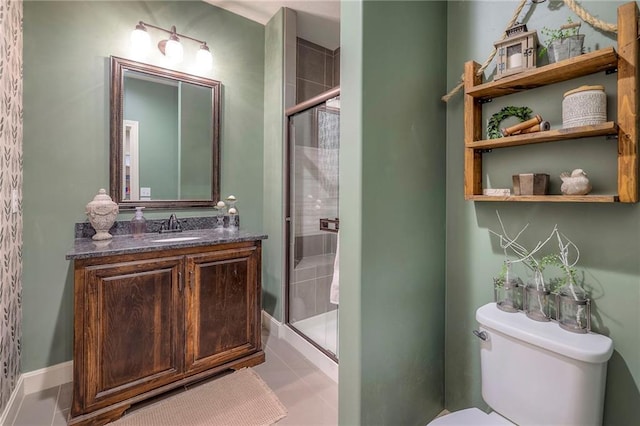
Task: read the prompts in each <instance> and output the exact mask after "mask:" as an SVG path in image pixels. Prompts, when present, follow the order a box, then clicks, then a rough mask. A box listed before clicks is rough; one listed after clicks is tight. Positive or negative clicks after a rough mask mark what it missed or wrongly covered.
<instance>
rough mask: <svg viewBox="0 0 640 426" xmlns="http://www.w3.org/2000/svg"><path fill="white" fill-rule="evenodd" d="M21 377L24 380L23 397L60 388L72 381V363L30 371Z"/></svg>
mask: <svg viewBox="0 0 640 426" xmlns="http://www.w3.org/2000/svg"><path fill="white" fill-rule="evenodd" d="M22 377H23V378H24V394H25V395H28V394H30V393H34V392H40V391H42V390H45V389H49V388H52V387H54V386H60V385H62V384H65V383H68V382H71V381H73V361H67V362H62V363H60V364H56V365H52V366H51V367H45V368H41V369H40V370H35V371H30V372H28V373H24V374H23V375H22Z"/></svg>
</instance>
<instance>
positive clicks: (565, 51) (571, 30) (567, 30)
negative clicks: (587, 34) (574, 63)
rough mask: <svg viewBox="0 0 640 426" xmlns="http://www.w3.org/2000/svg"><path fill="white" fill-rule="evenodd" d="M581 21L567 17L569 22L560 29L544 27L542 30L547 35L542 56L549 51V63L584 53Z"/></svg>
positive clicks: (541, 51)
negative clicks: (574, 20)
mask: <svg viewBox="0 0 640 426" xmlns="http://www.w3.org/2000/svg"><path fill="white" fill-rule="evenodd" d="M579 31H580V22H573V21H572V20H571V18H567V23H566V24H564V25H562V26H561V27H560V28H559V29H550V28H547V27H543V28H542V30H540V32H541V33H542V35H543V36H545V37H546V40H545V42H544V46H543V47H542V49H540V53H539V55H540V56H543V55H544V54H545V53H548V57H549V63H551V64H552V63H554V62H559V61H562V60H564V59H568V58H572V57H574V56H579V55H582V53H583V45H584V34H579Z"/></svg>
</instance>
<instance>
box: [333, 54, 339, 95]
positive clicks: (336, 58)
mask: <svg viewBox="0 0 640 426" xmlns="http://www.w3.org/2000/svg"><path fill="white" fill-rule="evenodd" d="M339 85H340V48H339V47H338V48H337V49H336V50H335V51H334V52H333V86H334V87H335V86H339Z"/></svg>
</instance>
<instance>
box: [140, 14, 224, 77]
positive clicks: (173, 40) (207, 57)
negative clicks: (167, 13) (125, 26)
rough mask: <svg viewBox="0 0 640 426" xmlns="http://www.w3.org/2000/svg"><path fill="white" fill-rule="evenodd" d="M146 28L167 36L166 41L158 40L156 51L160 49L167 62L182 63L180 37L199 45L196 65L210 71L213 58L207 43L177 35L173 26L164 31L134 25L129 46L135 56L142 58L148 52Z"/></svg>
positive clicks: (148, 39) (142, 23) (148, 44)
mask: <svg viewBox="0 0 640 426" xmlns="http://www.w3.org/2000/svg"><path fill="white" fill-rule="evenodd" d="M147 27H151V28H155V29H157V30H160V31H164V32H166V33H168V34H169V38H168V39H165V40H160V42H159V43H158V49H160V52H162V54H163V55H165V56H166V57H167V59H168V60H169V62H171V63H172V64H177V63H179V62H181V61H182V58H183V48H182V43H180V37H181V38H186V39H189V40H193V41H195V42H197V43H200V49H198V52H197V53H196V63H197V64H198V66H200V67H201V68H204V69H206V70H210V69H211V67H212V65H213V58H212V56H211V51H210V50H209V46H207V42H206V41H203V40H198V39H196V38H193V37H189V36H187V35H184V34H179V33H178V32H176V27H175V25H172V26H171V30H165V29H164V28H160V27H157V26H155V25H152V24H147V23H146V22H142V21H139V22H138V24H137V25H136V29H135V30H133V32H132V33H131V45H132V48H133V52H134V54H135V55H136V56H144V55H146V54H147V53H148V51H149V46H150V44H151V41H150V38H149V33H148V32H147ZM178 36H180V37H178Z"/></svg>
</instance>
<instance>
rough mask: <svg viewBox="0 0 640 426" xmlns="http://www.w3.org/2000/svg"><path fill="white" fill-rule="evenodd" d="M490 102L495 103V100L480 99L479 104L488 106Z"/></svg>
mask: <svg viewBox="0 0 640 426" xmlns="http://www.w3.org/2000/svg"><path fill="white" fill-rule="evenodd" d="M489 102H493V98H480V99H478V103H479V104H488V103H489Z"/></svg>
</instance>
